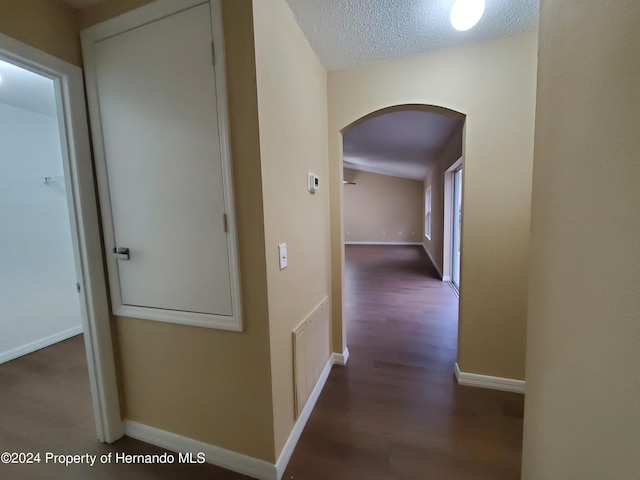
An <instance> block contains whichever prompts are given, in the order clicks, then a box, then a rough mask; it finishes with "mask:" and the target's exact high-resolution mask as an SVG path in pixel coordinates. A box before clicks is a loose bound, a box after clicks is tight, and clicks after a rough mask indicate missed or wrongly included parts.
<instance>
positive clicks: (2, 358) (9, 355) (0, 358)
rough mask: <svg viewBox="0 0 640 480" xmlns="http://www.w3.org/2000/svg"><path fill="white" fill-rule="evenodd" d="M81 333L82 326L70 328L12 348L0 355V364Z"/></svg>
mask: <svg viewBox="0 0 640 480" xmlns="http://www.w3.org/2000/svg"><path fill="white" fill-rule="evenodd" d="M81 333H82V325H77V326H75V327H71V328H68V329H66V330H63V331H62V332H58V333H54V334H53V335H49V336H48V337H45V338H41V339H40V340H36V341H35V342H29V343H27V344H25V345H22V346H20V347H17V348H13V349H11V350H9V351H7V352H4V353H0V363H5V362H8V361H9V360H13V359H14V358H18V357H21V356H23V355H27V354H29V353H33V352H35V351H36V350H40V349H43V348H46V347H49V346H51V345H53V344H55V343H58V342H62V341H63V340H67V339H68V338H71V337H75V336H76V335H80V334H81Z"/></svg>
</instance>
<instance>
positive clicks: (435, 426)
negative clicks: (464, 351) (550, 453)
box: [284, 245, 523, 480]
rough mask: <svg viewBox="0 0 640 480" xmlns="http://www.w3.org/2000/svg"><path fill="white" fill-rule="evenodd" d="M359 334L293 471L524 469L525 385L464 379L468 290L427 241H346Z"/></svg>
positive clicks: (311, 474)
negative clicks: (447, 276) (461, 308)
mask: <svg viewBox="0 0 640 480" xmlns="http://www.w3.org/2000/svg"><path fill="white" fill-rule="evenodd" d="M345 277H346V281H345V283H346V292H345V299H346V302H345V303H346V308H345V316H346V318H347V339H348V340H347V343H348V345H349V350H350V353H351V358H350V360H349V363H348V365H347V366H346V367H334V368H333V371H332V372H331V375H330V377H329V380H328V381H327V384H326V386H325V389H324V391H323V393H322V395H321V397H320V399H319V400H318V404H317V406H316V408H315V410H314V412H313V414H312V416H311V419H310V421H309V423H308V424H307V427H306V429H305V431H304V433H303V435H302V438H301V440H300V443H299V444H298V447H297V448H296V451H295V453H294V455H293V457H292V459H291V462H290V464H289V467H288V469H287V471H286V474H285V477H284V478H287V479H289V478H294V479H305V480H320V479H326V478H332V479H334V480H342V479H345V480H346V479H353V478H365V479H371V480H376V479H385V480H394V479H397V480H401V479H402V480H413V479H421V480H423V479H431V478H433V479H437V480H448V479H456V480H460V479H468V480H484V479H487V480H489V479H491V480H498V479H504V480H511V479H513V480H515V479H518V478H520V458H521V448H522V413H523V397H522V396H521V395H518V394H511V393H504V392H496V391H490V390H481V389H475V388H469V387H460V386H459V385H457V384H456V382H455V379H454V376H453V368H454V363H455V360H456V347H457V328H458V327H457V316H458V312H457V306H458V300H457V296H456V295H455V293H454V292H453V290H452V289H451V287H450V286H449V285H448V284H447V283H443V282H441V281H440V280H438V279H437V274H436V271H435V269H434V268H433V266H432V265H431V263H430V262H429V260H428V259H427V257H426V255H425V253H424V251H423V250H422V248H421V247H413V246H398V247H395V246H360V245H358V246H355V245H354V246H351V245H349V246H347V247H346V275H345Z"/></svg>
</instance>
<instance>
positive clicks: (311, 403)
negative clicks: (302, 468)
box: [276, 354, 334, 480]
mask: <svg viewBox="0 0 640 480" xmlns="http://www.w3.org/2000/svg"><path fill="white" fill-rule="evenodd" d="M333 363H334V362H333V354H332V356H331V358H329V360H328V361H327V363H326V364H325V366H324V369H323V370H322V373H321V374H320V378H318V381H317V382H316V386H315V387H313V390H312V391H311V394H310V395H309V398H308V399H307V403H306V404H305V406H304V408H303V409H302V412H300V415H298V420H296V423H295V425H294V426H293V429H292V430H291V433H290V434H289V438H288V439H287V442H286V443H285V444H284V447H283V448H282V452H280V456H278V461H277V462H276V473H277V480H280V479H281V478H282V475H283V474H284V471H285V470H286V469H287V465H288V464H289V460H291V455H292V454H293V451H294V450H295V448H296V445H297V444H298V440H300V435H302V431H303V430H304V427H305V426H306V425H307V421H309V417H310V416H311V412H313V409H314V407H315V406H316V402H317V401H318V398H319V397H320V393H322V389H323V388H324V384H325V383H326V382H327V378H329V374H330V373H331V367H332V365H333Z"/></svg>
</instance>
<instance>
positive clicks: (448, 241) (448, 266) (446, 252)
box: [442, 157, 464, 282]
mask: <svg viewBox="0 0 640 480" xmlns="http://www.w3.org/2000/svg"><path fill="white" fill-rule="evenodd" d="M463 162H464V157H460V158H459V159H458V160H456V161H455V162H454V163H453V164H452V165H451V166H450V167H449V168H447V170H445V172H444V232H443V238H442V281H443V282H451V281H452V279H453V271H452V270H453V190H454V188H453V181H454V173H455V171H456V170H458V169H459V168H462V164H463Z"/></svg>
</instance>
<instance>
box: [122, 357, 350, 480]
mask: <svg viewBox="0 0 640 480" xmlns="http://www.w3.org/2000/svg"><path fill="white" fill-rule="evenodd" d="M347 352H348V351H347ZM348 356H349V354H348V353H347V358H348ZM333 363H334V362H333V355H332V356H331V358H329V360H328V361H327V363H326V365H325V366H324V369H323V370H322V373H321V374H320V378H319V379H318V381H317V382H316V386H315V387H314V388H313V390H312V392H311V395H309V399H308V400H307V403H306V405H305V406H304V408H303V409H302V412H301V413H300V415H299V416H298V420H297V421H296V423H295V424H294V426H293V429H292V430H291V433H290V434H289V438H288V439H287V442H286V443H285V445H284V448H283V449H282V452H281V453H280V456H279V457H278V461H277V462H276V463H275V464H273V463H269V462H267V461H265V460H260V459H258V458H254V457H249V456H247V455H243V454H241V453H237V452H233V451H231V450H226V449H224V448H220V447H216V446H214V445H210V444H208V443H204V442H200V441H198V440H194V439H192V438H187V437H183V436H181V435H177V434H175V433H171V432H167V431H165V430H160V429H158V428H154V427H150V426H148V425H144V424H142V423H138V422H134V421H131V420H125V422H124V423H125V435H127V436H129V437H131V438H135V439H137V440H141V441H143V442H147V443H150V444H152V445H156V446H158V447H162V448H166V449H167V450H171V451H173V452H182V453H189V452H190V453H193V454H196V453H199V452H202V453H204V454H205V458H206V460H207V462H208V463H211V464H213V465H217V466H219V467H222V468H226V469H227V470H231V471H233V472H236V473H240V474H242V475H247V476H249V477H252V478H256V479H258V480H280V479H281V478H282V475H283V474H284V471H285V469H286V468H287V465H288V464H289V460H290V459H291V455H292V454H293V451H294V450H295V448H296V445H297V444H298V440H300V435H302V431H303V430H304V427H305V425H306V424H307V421H308V420H309V417H310V416H311V412H312V411H313V408H314V407H315V405H316V402H317V401H318V398H319V397H320V393H321V392H322V388H323V387H324V384H325V383H326V381H327V378H328V377H329V373H331V367H332V365H333Z"/></svg>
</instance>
